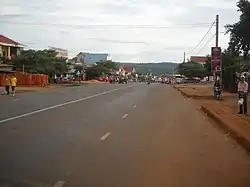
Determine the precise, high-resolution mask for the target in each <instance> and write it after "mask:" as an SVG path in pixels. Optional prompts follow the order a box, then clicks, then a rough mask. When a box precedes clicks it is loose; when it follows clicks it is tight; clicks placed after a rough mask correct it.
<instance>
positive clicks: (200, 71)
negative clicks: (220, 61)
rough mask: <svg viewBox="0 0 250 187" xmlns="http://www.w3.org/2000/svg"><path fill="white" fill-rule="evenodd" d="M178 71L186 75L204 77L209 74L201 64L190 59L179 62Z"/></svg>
mask: <svg viewBox="0 0 250 187" xmlns="http://www.w3.org/2000/svg"><path fill="white" fill-rule="evenodd" d="M178 72H179V73H180V74H182V75H184V76H186V77H205V76H207V75H208V74H209V71H207V69H206V68H205V67H204V66H203V65H201V64H198V63H196V62H191V61H190V62H186V63H181V64H179V66H178Z"/></svg>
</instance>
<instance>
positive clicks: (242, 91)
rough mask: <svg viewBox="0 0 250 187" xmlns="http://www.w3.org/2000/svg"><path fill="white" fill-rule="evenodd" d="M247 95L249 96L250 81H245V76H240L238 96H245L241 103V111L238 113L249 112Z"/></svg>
mask: <svg viewBox="0 0 250 187" xmlns="http://www.w3.org/2000/svg"><path fill="white" fill-rule="evenodd" d="M247 96H248V83H247V82H246V81H245V76H244V75H242V76H241V77H240V81H239V83H238V97H239V99H241V98H243V104H242V105H240V111H239V112H238V114H245V115H246V114H247Z"/></svg>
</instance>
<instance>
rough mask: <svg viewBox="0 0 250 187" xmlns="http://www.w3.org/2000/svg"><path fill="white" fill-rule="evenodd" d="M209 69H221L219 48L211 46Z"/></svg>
mask: <svg viewBox="0 0 250 187" xmlns="http://www.w3.org/2000/svg"><path fill="white" fill-rule="evenodd" d="M211 70H212V72H214V71H215V72H217V71H220V70H221V48H220V47H212V48H211Z"/></svg>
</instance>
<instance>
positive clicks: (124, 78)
mask: <svg viewBox="0 0 250 187" xmlns="http://www.w3.org/2000/svg"><path fill="white" fill-rule="evenodd" d="M119 84H128V80H127V78H126V77H123V76H122V77H119Z"/></svg>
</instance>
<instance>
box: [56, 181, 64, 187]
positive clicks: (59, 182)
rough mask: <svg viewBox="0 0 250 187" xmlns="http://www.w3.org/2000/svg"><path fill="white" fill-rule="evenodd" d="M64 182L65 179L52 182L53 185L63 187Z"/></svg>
mask: <svg viewBox="0 0 250 187" xmlns="http://www.w3.org/2000/svg"><path fill="white" fill-rule="evenodd" d="M64 184H65V181H58V182H56V183H55V184H54V186H53V187H63V185H64Z"/></svg>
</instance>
